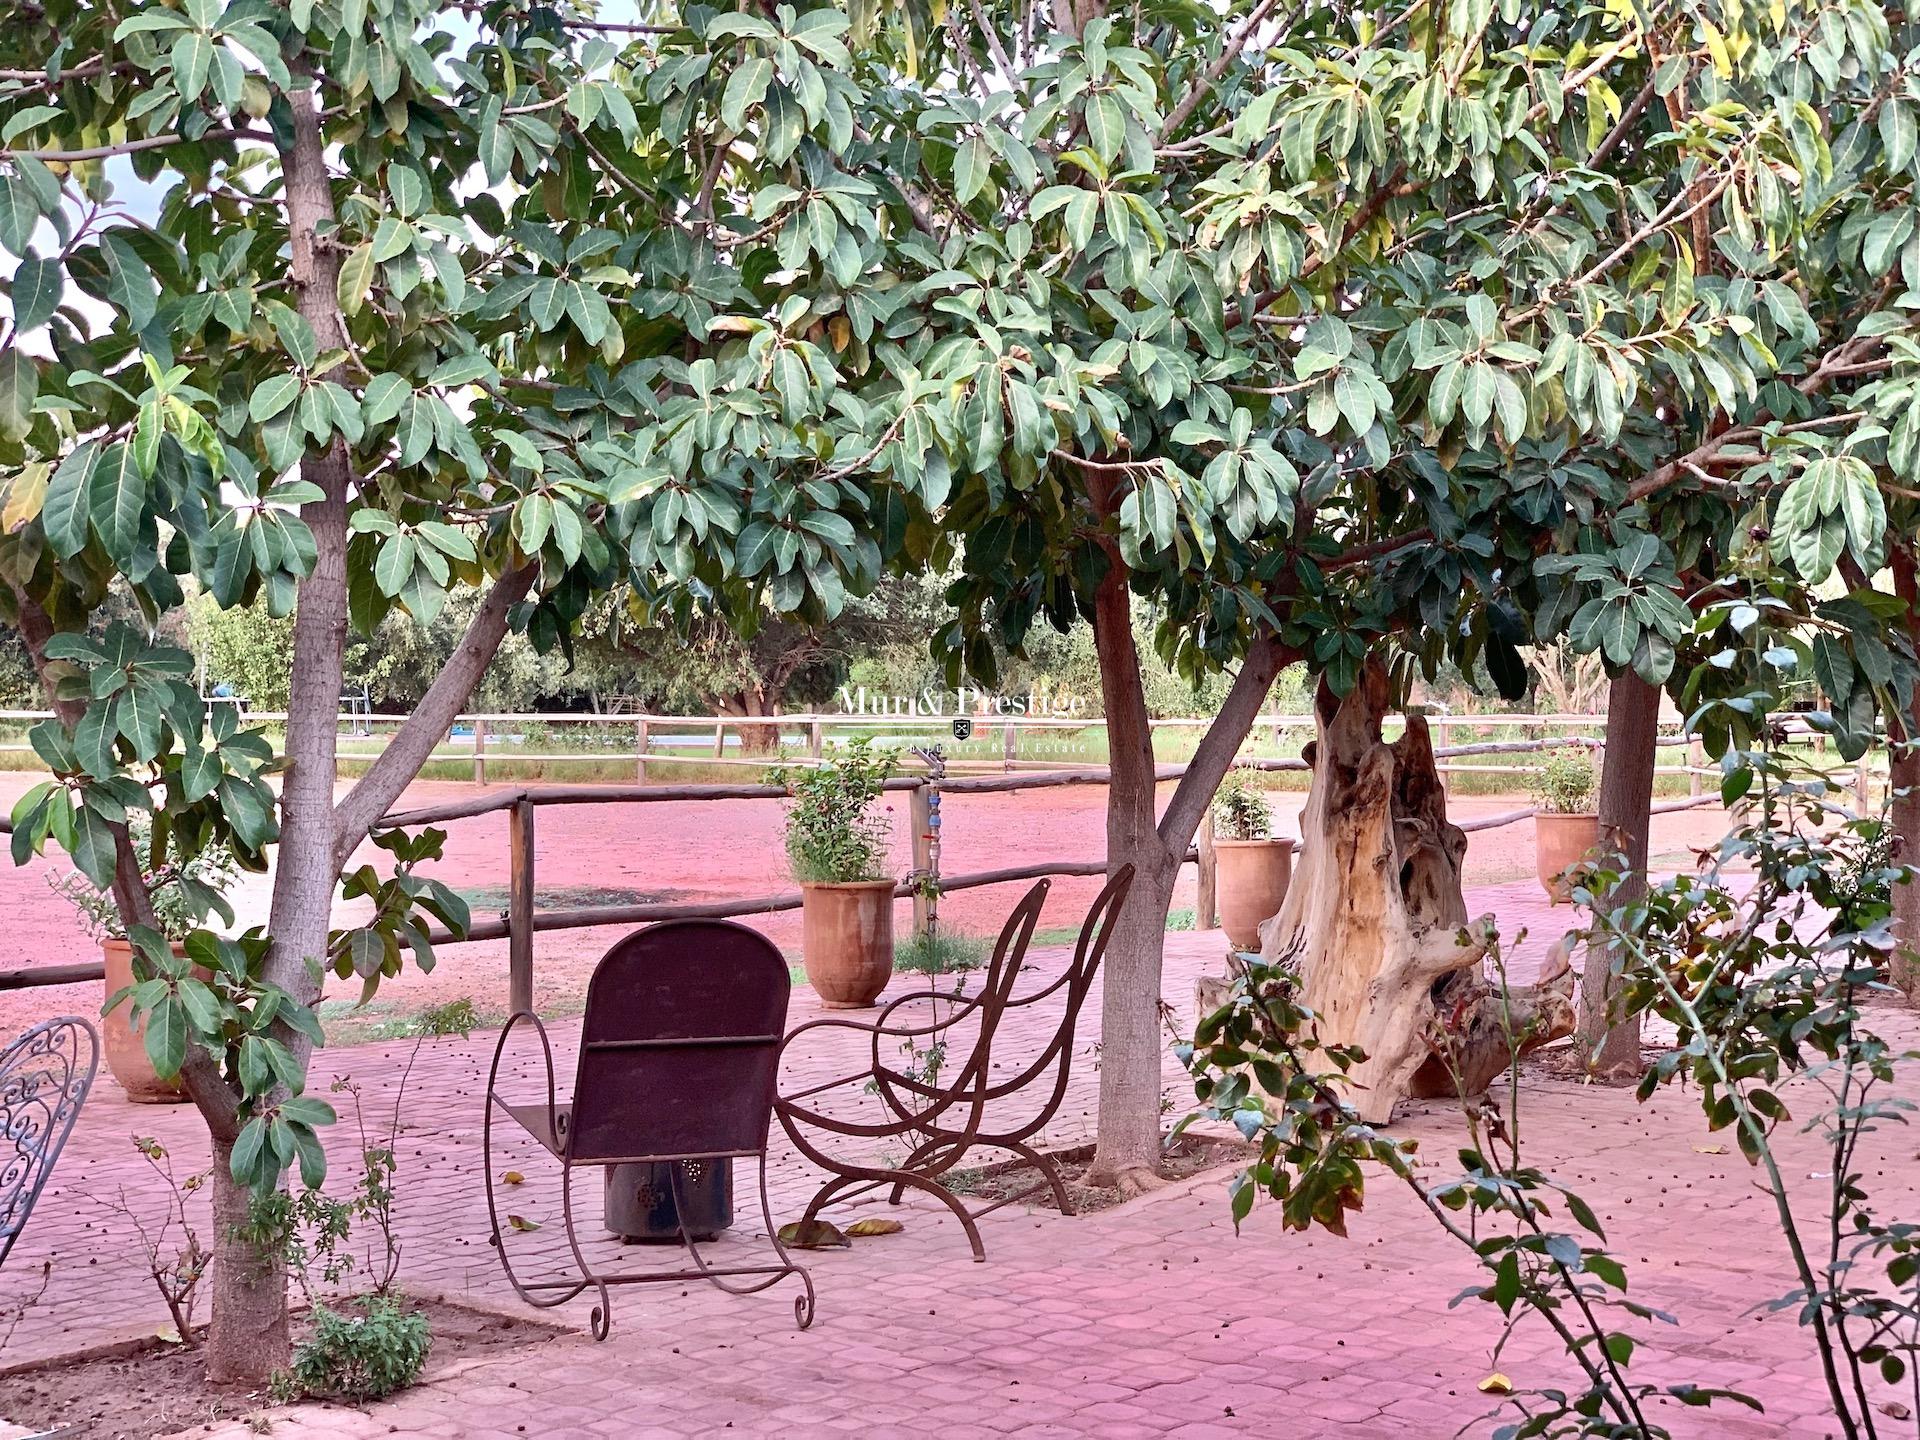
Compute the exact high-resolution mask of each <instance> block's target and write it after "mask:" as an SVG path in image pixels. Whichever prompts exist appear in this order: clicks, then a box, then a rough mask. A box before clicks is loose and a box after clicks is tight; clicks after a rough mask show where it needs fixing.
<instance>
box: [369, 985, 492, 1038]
mask: <svg viewBox="0 0 1920 1440" xmlns="http://www.w3.org/2000/svg"><path fill="white" fill-rule="evenodd" d="M480 1023H481V1022H480V1012H479V1009H478V1008H477V1007H476V1006H475V1005H474V1003H473V1000H472V998H471V997H470V996H466V995H460V996H457V997H455V998H454V999H452V1000H447V1001H444V1002H442V1003H441V1004H438V1005H428V1006H426V1007H425V1008H423V1009H421V1010H420V1011H418V1012H417V1013H415V1014H413V1015H406V1016H402V1017H401V1018H399V1019H397V1020H389V1021H388V1022H387V1023H386V1024H384V1025H382V1026H380V1027H379V1029H378V1030H377V1031H376V1032H375V1034H376V1035H377V1036H378V1038H380V1039H382V1040H412V1039H416V1038H419V1039H432V1038H435V1037H438V1036H443V1035H458V1036H459V1037H460V1038H461V1039H463V1040H464V1039H466V1038H468V1037H469V1036H471V1035H472V1034H473V1032H474V1031H475V1030H477V1029H479V1028H480Z"/></svg>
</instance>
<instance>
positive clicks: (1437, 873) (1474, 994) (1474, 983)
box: [1261, 660, 1573, 1124]
mask: <svg viewBox="0 0 1920 1440" xmlns="http://www.w3.org/2000/svg"><path fill="white" fill-rule="evenodd" d="M1387 703H1388V684H1387V672H1386V667H1385V666H1384V665H1383V664H1381V663H1380V662H1379V661H1378V660H1371V661H1369V662H1368V663H1367V664H1366V666H1365V667H1364V668H1363V669H1362V671H1361V674H1360V678H1359V681H1358V683H1357V684H1356V685H1355V686H1354V688H1353V690H1352V691H1351V692H1350V693H1349V694H1348V695H1347V696H1346V697H1345V698H1344V699H1342V698H1338V697H1336V696H1335V695H1334V694H1333V692H1332V690H1331V689H1330V688H1329V687H1328V685H1327V683H1326V681H1325V680H1322V681H1321V683H1320V690H1319V694H1318V695H1317V697H1316V699H1315V702H1314V717H1315V722H1316V723H1315V730H1316V734H1315V738H1314V741H1313V745H1312V748H1311V752H1310V754H1309V756H1308V759H1309V763H1310V764H1311V765H1312V767H1313V779H1312V783H1311V786H1310V788H1309V790H1308V794H1307V802H1306V806H1305V808H1304V809H1303V810H1302V811H1301V815H1300V836H1301V848H1300V855H1299V859H1298V861H1297V863H1296V865H1295V869H1294V876H1293V880H1292V883H1291V884H1290V885H1289V886H1288V889H1287V898H1286V900H1285V902H1284V903H1283V904H1282V905H1281V907H1280V913H1279V915H1277V916H1276V917H1274V918H1273V919H1272V920H1270V921H1269V922H1268V923H1267V925H1266V927H1265V932H1264V940H1263V943H1262V947H1261V954H1262V957H1263V958H1264V959H1266V960H1267V961H1269V962H1274V961H1281V962H1284V963H1288V964H1291V965H1292V967H1293V968H1294V970H1295V972H1296V973H1297V974H1298V975H1299V977H1300V984H1301V995H1302V999H1303V1000H1304V1001H1305V1003H1306V1004H1307V1005H1308V1006H1309V1007H1310V1008H1311V1009H1312V1010H1313V1011H1314V1013H1315V1015H1316V1016H1317V1017H1318V1025H1319V1035H1320V1039H1321V1041H1322V1042H1323V1043H1328V1044H1335V1043H1337V1044H1344V1045H1354V1046H1357V1047H1359V1048H1360V1049H1361V1050H1362V1051H1364V1052H1365V1057H1366V1058H1365V1059H1364V1060H1363V1061H1361V1062H1360V1063H1358V1064H1357V1065H1356V1066H1355V1067H1354V1068H1353V1069H1352V1070H1351V1071H1350V1072H1349V1074H1348V1077H1347V1093H1348V1098H1349V1099H1350V1100H1351V1101H1352V1103H1353V1105H1354V1107H1355V1109H1357V1110H1358V1111H1359V1112H1360V1114H1361V1116H1362V1117H1363V1118H1364V1119H1366V1120H1367V1121H1369V1122H1370V1123H1374V1124H1384V1123H1386V1122H1387V1121H1388V1120H1389V1119H1391V1118H1392V1114H1393V1107H1394V1106H1395V1105H1396V1104H1397V1103H1398V1102H1399V1101H1401V1100H1403V1099H1405V1098H1408V1097H1409V1096H1417V1095H1437V1094H1451V1093H1454V1091H1455V1089H1456V1088H1461V1089H1464V1090H1465V1091H1466V1092H1467V1093H1476V1092H1478V1091H1479V1090H1482V1089H1484V1088H1485V1087H1486V1085H1487V1084H1488V1083H1489V1081H1491V1079H1492V1078H1493V1077H1494V1076H1495V1075H1498V1074H1499V1073H1500V1072H1501V1071H1502V1070H1504V1069H1505V1068H1506V1065H1507V1062H1508V1058H1509V1050H1508V1045H1507V1040H1506V1033H1505V1029H1504V1027H1503V1025H1502V1023H1501V1021H1502V1009H1503V1006H1505V1007H1508V1008H1507V1013H1508V1014H1510V1015H1511V1018H1512V1023H1513V1025H1514V1027H1515V1029H1516V1030H1517V1031H1519V1032H1520V1033H1522V1034H1523V1035H1524V1036H1525V1037H1526V1044H1527V1046H1528V1047H1529V1048H1530V1047H1531V1046H1532V1045H1538V1044H1541V1043H1544V1042H1545V1041H1547V1040H1549V1039H1555V1038H1558V1037H1559V1036H1562V1035H1566V1034H1569V1033H1571V1031H1572V1029H1573V1008H1572V998H1571V990H1572V974H1571V971H1570V970H1567V969H1566V968H1565V952H1564V946H1562V947H1558V948H1557V950H1556V955H1555V957H1554V958H1553V959H1552V960H1550V962H1549V965H1548V967H1547V968H1546V969H1545V970H1544V971H1543V974H1542V979H1541V982H1540V983H1539V984H1538V985H1537V986H1534V987H1530V988H1527V989H1515V990H1512V991H1509V992H1508V993H1507V994H1506V995H1505V996H1503V995H1502V994H1501V993H1500V992H1499V991H1497V990H1496V989H1494V987H1493V986H1492V985H1491V984H1490V983H1489V982H1488V981H1487V979H1486V978H1485V976H1484V975H1483V973H1482V965H1481V961H1482V959H1483V957H1484V956H1485V954H1486V941H1485V939H1484V935H1485V933H1486V931H1487V930H1488V928H1490V927H1491V925H1492V923H1493V922H1492V917H1491V916H1483V917H1482V918H1481V919H1480V920H1479V921H1477V922H1475V923H1474V924H1473V925H1472V926H1469V925H1468V920H1467V907H1466V899H1465V896H1464V895H1463V893H1462V891H1461V884H1460V869H1461V862H1462V860H1463V859H1464V857H1465V855H1466V848H1467V838H1466V835H1465V834H1464V833H1463V832H1462V831H1461V830H1460V828H1459V827H1458V826H1456V825H1453V824H1451V823H1450V822H1449V821H1448V820H1447V814H1446V791H1445V788H1444V787H1443V786H1442V784H1441V783H1440V776H1439V772H1438V770H1437V769H1436V767H1435V763H1434V757H1433V747H1432V742H1431V740H1430V739H1429V736H1428V731H1427V724H1426V721H1425V720H1424V719H1423V718H1421V717H1420V716H1417V715H1415V716H1410V717H1409V718H1408V720H1407V729H1406V733H1405V734H1404V735H1403V736H1402V737H1401V738H1400V739H1399V740H1397V741H1395V742H1394V743H1393V744H1391V745H1388V744H1387V743H1386V742H1385V741H1384V740H1383V739H1382V738H1381V733H1380V722H1381V720H1382V718H1383V717H1384V715H1385V714H1386V710H1387ZM1442 1056H1447V1057H1450V1058H1451V1060H1452V1065H1453V1068H1454V1069H1457V1070H1458V1071H1459V1072H1460V1074H1461V1081H1460V1085H1459V1087H1456V1085H1455V1083H1454V1081H1453V1079H1452V1070H1450V1069H1449V1067H1448V1065H1447V1064H1446V1063H1445V1062H1444V1061H1443V1060H1442V1059H1441V1057H1442Z"/></svg>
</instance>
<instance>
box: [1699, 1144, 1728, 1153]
mask: <svg viewBox="0 0 1920 1440" xmlns="http://www.w3.org/2000/svg"><path fill="white" fill-rule="evenodd" d="M1693 1148H1694V1150H1695V1152H1696V1153H1698V1154H1701V1155H1724V1154H1726V1153H1727V1147H1726V1146H1724V1145H1696V1146H1694V1147H1693Z"/></svg>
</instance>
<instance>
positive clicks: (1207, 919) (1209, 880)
mask: <svg viewBox="0 0 1920 1440" xmlns="http://www.w3.org/2000/svg"><path fill="white" fill-rule="evenodd" d="M1199 844H1200V879H1199V882H1198V883H1197V884H1196V885H1195V887H1194V896H1193V928H1194V929H1196V930H1214V929H1218V928H1219V918H1220V909H1219V905H1218V903H1217V896H1216V893H1215V892H1216V888H1217V886H1218V878H1217V877H1218V873H1219V872H1218V871H1217V870H1216V868H1215V865H1216V860H1215V854H1214V848H1213V812H1212V811H1211V810H1209V811H1208V812H1207V813H1206V814H1205V815H1204V816H1203V817H1202V818H1201V820H1200V836H1199Z"/></svg>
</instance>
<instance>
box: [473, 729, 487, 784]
mask: <svg viewBox="0 0 1920 1440" xmlns="http://www.w3.org/2000/svg"><path fill="white" fill-rule="evenodd" d="M473 783H474V784H476V785H484V784H486V783H487V722H486V721H485V720H484V719H481V718H477V717H476V718H475V720H474V722H473Z"/></svg>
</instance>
